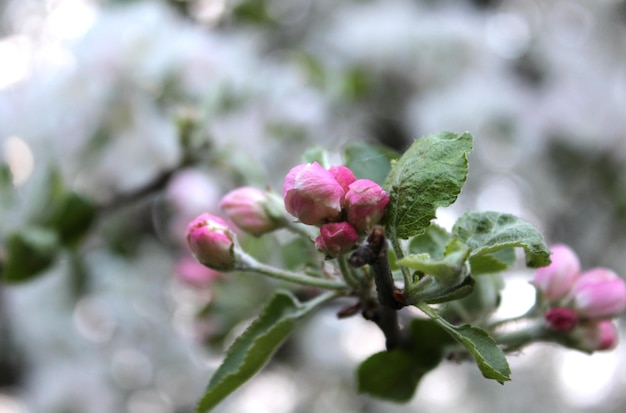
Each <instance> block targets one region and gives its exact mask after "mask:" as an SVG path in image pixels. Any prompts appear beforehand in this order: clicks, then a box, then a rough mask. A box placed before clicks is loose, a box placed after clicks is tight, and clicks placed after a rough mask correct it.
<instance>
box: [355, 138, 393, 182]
mask: <svg viewBox="0 0 626 413" xmlns="http://www.w3.org/2000/svg"><path fill="white" fill-rule="evenodd" d="M396 158H398V154H397V153H395V152H394V151H392V150H391V149H388V148H385V147H383V146H380V145H372V144H369V143H364V142H352V143H350V144H348V146H347V147H346V149H345V151H344V159H345V161H344V163H345V165H346V166H347V167H348V168H350V170H351V171H352V172H353V173H354V176H355V177H356V178H357V179H369V180H371V181H374V182H376V183H377V184H379V185H383V184H384V182H385V179H386V178H387V175H389V171H390V170H391V160H392V159H396Z"/></svg>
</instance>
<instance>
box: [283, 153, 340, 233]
mask: <svg viewBox="0 0 626 413" xmlns="http://www.w3.org/2000/svg"><path fill="white" fill-rule="evenodd" d="M344 195H345V191H344V190H343V188H342V187H341V185H340V184H339V183H337V181H336V180H335V178H334V177H333V175H332V174H331V173H330V172H328V171H327V170H326V169H324V168H323V167H322V166H321V165H320V164H318V163H317V162H313V163H312V164H303V165H298V166H296V167H294V168H292V169H291V170H290V171H289V173H288V174H287V176H286V177H285V183H284V185H283V198H284V200H285V208H286V209H287V212H289V213H290V214H291V215H293V216H295V217H296V218H298V219H299V220H300V222H302V223H303V224H308V225H322V224H325V223H327V222H333V221H337V220H338V219H339V216H340V215H341V203H342V201H343V197H344Z"/></svg>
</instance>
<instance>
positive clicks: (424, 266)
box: [396, 241, 469, 287]
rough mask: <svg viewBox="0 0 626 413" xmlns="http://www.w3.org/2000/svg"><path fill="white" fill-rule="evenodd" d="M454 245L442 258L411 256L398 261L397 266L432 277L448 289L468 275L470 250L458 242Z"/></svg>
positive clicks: (449, 246) (424, 255)
mask: <svg viewBox="0 0 626 413" xmlns="http://www.w3.org/2000/svg"><path fill="white" fill-rule="evenodd" d="M453 244H454V245H452V244H450V245H448V246H447V247H446V248H449V249H450V251H449V252H446V254H445V255H444V256H443V257H441V258H434V259H433V258H431V256H430V255H429V254H410V255H407V256H406V257H404V258H402V259H401V260H398V261H396V264H398V265H402V266H405V267H409V268H412V269H414V270H418V271H421V272H423V273H425V274H429V275H432V276H434V277H436V278H437V279H438V280H439V282H440V283H441V284H442V285H444V286H446V287H449V286H452V285H455V284H457V283H459V282H461V281H462V280H463V278H465V276H466V275H467V271H466V268H465V261H466V260H467V258H468V255H469V250H468V249H467V248H466V247H465V246H464V245H463V244H462V243H460V242H458V241H456V242H454V243H453Z"/></svg>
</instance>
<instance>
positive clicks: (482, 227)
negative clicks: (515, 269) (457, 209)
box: [452, 211, 550, 268]
mask: <svg viewBox="0 0 626 413" xmlns="http://www.w3.org/2000/svg"><path fill="white" fill-rule="evenodd" d="M452 235H453V236H455V237H456V238H457V239H459V240H461V241H462V242H464V243H465V244H466V245H467V246H468V247H469V248H470V249H471V250H472V253H471V256H470V258H474V257H478V256H483V255H487V254H491V253H493V252H496V251H499V250H502V249H504V248H511V247H521V248H523V249H524V252H525V253H526V265H527V266H529V267H531V268H538V267H543V266H546V265H548V264H549V263H550V251H549V250H548V247H547V246H546V244H545V241H544V240H543V237H542V236H541V234H540V233H539V231H537V229H536V228H535V227H533V226H532V225H531V224H529V223H528V222H526V221H523V220H522V219H520V218H518V217H516V216H514V215H511V214H503V213H500V212H492V211H489V212H467V213H466V214H465V215H463V216H462V217H461V218H459V219H458V221H457V222H456V223H455V224H454V227H453V228H452Z"/></svg>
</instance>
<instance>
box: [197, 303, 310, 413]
mask: <svg viewBox="0 0 626 413" xmlns="http://www.w3.org/2000/svg"><path fill="white" fill-rule="evenodd" d="M313 308H315V305H314V303H313V302H312V303H305V304H302V303H300V302H299V301H298V300H297V299H296V298H295V297H294V296H293V295H291V294H289V293H286V292H279V293H277V294H276V295H275V296H274V298H272V300H271V301H270V302H269V303H268V304H267V306H266V307H265V308H264V309H263V311H262V312H261V314H260V315H259V317H258V318H257V319H256V320H255V321H254V322H253V323H252V324H251V325H250V327H248V329H247V330H246V331H245V332H244V333H243V334H242V335H241V336H239V338H237V339H236V340H235V342H234V343H233V345H232V346H231V347H230V348H229V349H228V352H227V353H226V357H225V358H224V361H223V363H222V365H221V366H220V367H219V368H218V369H217V371H216V372H215V373H214V374H213V377H211V380H210V382H209V385H208V387H207V390H206V392H205V393H204V395H203V396H202V399H201V400H200V402H199V403H198V406H197V410H196V412H197V413H201V412H208V411H210V410H211V409H212V408H214V407H215V406H216V405H217V404H218V403H219V402H221V401H222V400H223V399H224V398H226V396H228V395H229V394H231V393H232V392H233V391H235V390H236V389H237V388H238V387H239V386H241V385H242V384H243V383H245V382H246V381H247V380H248V379H250V378H251V377H252V376H254V375H255V374H256V373H257V372H258V371H259V370H261V368H263V366H264V365H265V364H266V363H267V361H268V360H269V359H270V357H271V356H272V354H274V352H275V351H276V350H277V349H278V347H279V346H280V345H281V344H282V343H283V341H284V340H285V339H286V338H287V337H288V336H289V334H290V333H291V332H292V330H293V329H294V327H295V325H296V323H297V321H298V320H299V319H301V318H302V317H304V316H305V315H306V314H308V313H309V312H310V311H311V310H312V309H313Z"/></svg>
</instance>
